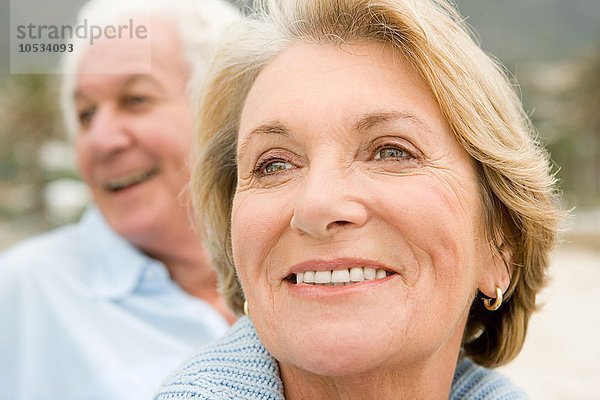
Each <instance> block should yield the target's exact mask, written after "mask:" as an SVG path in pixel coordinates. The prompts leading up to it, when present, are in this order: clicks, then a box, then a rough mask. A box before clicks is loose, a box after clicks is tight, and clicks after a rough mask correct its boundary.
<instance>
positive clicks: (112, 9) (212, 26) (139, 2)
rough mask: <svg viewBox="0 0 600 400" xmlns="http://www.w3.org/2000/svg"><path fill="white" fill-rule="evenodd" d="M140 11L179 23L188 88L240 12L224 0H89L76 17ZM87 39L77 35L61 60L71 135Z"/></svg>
mask: <svg viewBox="0 0 600 400" xmlns="http://www.w3.org/2000/svg"><path fill="white" fill-rule="evenodd" d="M140 13H144V14H149V15H153V16H160V17H161V18H164V19H166V20H167V21H169V22H172V23H173V24H174V26H175V27H176V29H177V33H178V36H179V38H180V40H181V44H182V46H183V49H184V52H185V58H186V60H187V61H188V64H189V65H190V68H191V73H190V76H189V79H188V87H189V88H193V87H198V86H199V84H198V82H199V81H201V80H202V78H203V77H204V74H205V72H206V69H207V68H208V65H209V62H210V59H211V57H212V54H213V51H214V50H215V49H216V47H217V45H218V44H219V41H220V40H221V37H222V36H223V33H224V32H225V31H226V29H227V28H228V27H229V26H230V24H231V23H232V22H234V21H235V20H237V18H238V16H239V13H238V11H237V10H236V8H235V6H233V5H232V4H231V3H228V2H226V1H224V0H177V1H169V0H90V1H88V2H87V3H86V4H84V6H83V7H82V8H81V9H80V11H79V14H78V16H77V21H78V24H80V23H82V22H83V21H84V20H87V21H89V23H93V24H99V25H106V24H113V23H117V22H121V21H122V20H123V18H126V17H128V16H131V15H137V14H140ZM86 40H87V39H74V40H73V42H72V43H73V44H74V46H73V49H74V50H73V52H71V53H65V56H64V57H63V59H62V64H61V73H62V75H63V77H62V82H61V91H60V96H61V108H62V111H63V117H64V121H65V124H66V128H67V133H68V135H69V137H70V138H73V137H74V136H75V133H76V132H77V129H78V128H77V127H78V122H77V116H76V113H75V104H74V101H73V92H74V89H75V83H76V74H77V69H78V65H79V62H80V61H81V57H82V55H83V54H84V52H85V50H86V49H87V48H88V44H87V43H85V41H86ZM190 95H191V93H190Z"/></svg>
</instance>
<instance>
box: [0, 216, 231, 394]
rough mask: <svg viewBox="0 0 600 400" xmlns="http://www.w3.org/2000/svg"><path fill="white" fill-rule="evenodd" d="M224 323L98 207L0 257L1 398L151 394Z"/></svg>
mask: <svg viewBox="0 0 600 400" xmlns="http://www.w3.org/2000/svg"><path fill="white" fill-rule="evenodd" d="M227 329H228V324H227V322H226V321H225V319H224V318H223V317H222V316H221V315H220V314H219V313H218V312H217V311H216V310H214V309H213V308H212V307H211V306H210V305H209V304H208V303H206V302H204V301H202V300H200V299H197V298H194V297H192V296H190V295H188V294H187V293H185V292H184V291H183V290H182V289H180V288H179V287H178V286H177V285H176V284H175V283H174V282H173V281H172V280H171V279H170V278H169V275H168V272H167V269H166V268H165V266H164V265H163V264H162V263H160V262H158V261H156V260H154V259H151V258H149V257H147V256H146V255H144V254H143V253H141V252H140V251H139V250H138V249H136V248H135V247H133V246H131V245H130V244H129V243H128V242H126V241H125V240H123V239H122V238H121V237H120V236H118V235H117V234H116V233H115V232H114V231H112V229H111V228H110V227H109V226H108V224H107V223H106V222H105V220H104V219H103V218H102V216H101V214H100V213H99V212H98V211H97V210H96V209H90V210H88V211H87V212H86V214H85V215H84V217H83V218H82V220H81V221H80V222H79V223H78V224H76V225H70V226H67V227H63V228H60V229H57V230H54V231H52V232H49V233H47V234H44V235H41V236H38V237H36V238H33V239H30V240H27V241H25V242H23V243H21V244H20V245H17V246H16V247H14V248H12V249H10V250H9V251H7V252H6V253H4V254H2V255H1V256H0V399H7V400H9V399H10V400H28V399H36V400H41V399H61V400H69V399H77V400H84V399H107V400H117V399H127V400H135V399H149V398H151V397H152V394H153V393H154V391H155V390H156V389H157V388H158V387H159V386H160V384H161V383H162V381H163V380H164V379H165V377H166V376H167V375H168V374H169V372H170V371H171V370H173V369H174V368H175V367H177V366H178V365H179V364H180V363H181V362H182V361H183V360H185V359H186V358H187V357H189V356H190V355H191V354H192V353H194V350H196V349H197V348H199V347H200V346H202V345H205V344H206V343H207V342H209V341H212V340H214V339H216V338H218V337H219V336H221V335H222V334H223V333H225V332H226V331H227Z"/></svg>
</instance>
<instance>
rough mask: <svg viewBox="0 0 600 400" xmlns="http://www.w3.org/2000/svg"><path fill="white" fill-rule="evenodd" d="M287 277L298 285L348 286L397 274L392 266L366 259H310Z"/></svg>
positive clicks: (293, 268) (297, 266) (296, 267)
mask: <svg viewBox="0 0 600 400" xmlns="http://www.w3.org/2000/svg"><path fill="white" fill-rule="evenodd" d="M292 270H293V271H295V272H292V273H291V274H289V275H288V276H287V277H286V279H287V280H288V281H290V282H292V283H294V284H296V285H314V286H347V285H354V284H357V283H361V282H366V281H377V280H381V279H384V278H386V277H388V276H391V275H394V274H396V273H395V272H394V271H392V270H391V268H389V267H387V266H384V265H381V264H379V263H375V262H367V261H365V260H349V259H338V260H333V261H310V262H304V263H301V264H298V265H296V266H294V267H292Z"/></svg>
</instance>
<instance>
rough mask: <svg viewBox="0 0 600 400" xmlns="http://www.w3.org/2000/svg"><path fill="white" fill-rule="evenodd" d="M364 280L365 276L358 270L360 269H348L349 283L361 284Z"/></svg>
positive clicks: (360, 269)
mask: <svg viewBox="0 0 600 400" xmlns="http://www.w3.org/2000/svg"><path fill="white" fill-rule="evenodd" d="M364 280H365V274H364V272H363V269H362V268H360V267H352V268H350V281H352V282H362V281H364Z"/></svg>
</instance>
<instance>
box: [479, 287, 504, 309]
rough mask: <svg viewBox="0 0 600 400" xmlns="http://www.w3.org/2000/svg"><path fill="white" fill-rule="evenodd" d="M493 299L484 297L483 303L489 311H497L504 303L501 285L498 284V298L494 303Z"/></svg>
mask: <svg viewBox="0 0 600 400" xmlns="http://www.w3.org/2000/svg"><path fill="white" fill-rule="evenodd" d="M492 300H493V299H483V305H484V306H485V308H487V309H488V310H489V311H496V310H497V309H499V308H500V306H501V305H502V289H500V286H496V299H495V300H494V302H493V303H492Z"/></svg>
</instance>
